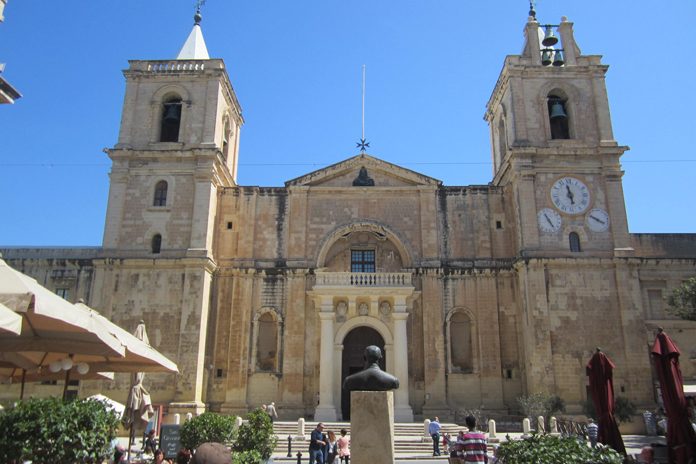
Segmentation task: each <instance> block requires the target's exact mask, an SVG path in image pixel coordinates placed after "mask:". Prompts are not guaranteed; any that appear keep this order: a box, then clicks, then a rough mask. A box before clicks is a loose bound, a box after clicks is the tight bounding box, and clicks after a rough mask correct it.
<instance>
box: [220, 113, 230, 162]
mask: <svg viewBox="0 0 696 464" xmlns="http://www.w3.org/2000/svg"><path fill="white" fill-rule="evenodd" d="M231 138H232V132H231V129H230V120H229V119H226V120H225V124H224V126H223V128H222V157H223V158H224V159H227V156H228V154H229V151H230V139H231Z"/></svg>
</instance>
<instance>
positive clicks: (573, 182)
mask: <svg viewBox="0 0 696 464" xmlns="http://www.w3.org/2000/svg"><path fill="white" fill-rule="evenodd" d="M551 201H552V202H553V204H554V206H555V207H556V208H558V209H559V210H560V211H563V212H564V213H566V214H580V213H582V212H583V211H585V210H586V209H587V208H588V206H590V191H589V189H588V188H587V185H585V184H584V183H583V182H582V181H581V180H579V179H576V178H575V177H561V178H560V179H558V180H557V181H556V182H554V183H553V186H552V187H551Z"/></svg>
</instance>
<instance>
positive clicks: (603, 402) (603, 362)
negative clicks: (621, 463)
mask: <svg viewBox="0 0 696 464" xmlns="http://www.w3.org/2000/svg"><path fill="white" fill-rule="evenodd" d="M615 367H616V366H615V365H614V363H613V362H611V359H609V357H608V356H607V355H605V354H604V353H602V350H600V349H599V348H597V352H596V353H595V354H594V355H593V356H592V358H591V359H590V362H588V363H587V376H588V377H589V378H590V391H591V392H592V402H593V403H594V407H595V412H596V413H597V426H598V428H599V430H598V432H599V437H598V441H599V442H600V443H604V444H605V445H608V446H611V447H612V448H614V449H615V450H616V451H618V452H619V453H623V454H626V447H625V446H624V442H623V438H621V433H620V432H619V425H618V424H617V423H616V419H615V418H614V380H613V372H614V368H615Z"/></svg>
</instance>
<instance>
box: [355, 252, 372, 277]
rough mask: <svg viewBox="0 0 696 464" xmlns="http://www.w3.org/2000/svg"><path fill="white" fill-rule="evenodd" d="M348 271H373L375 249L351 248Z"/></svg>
mask: <svg viewBox="0 0 696 464" xmlns="http://www.w3.org/2000/svg"><path fill="white" fill-rule="evenodd" d="M350 272H375V250H351V251H350Z"/></svg>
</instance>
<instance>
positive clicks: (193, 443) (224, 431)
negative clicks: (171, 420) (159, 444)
mask: <svg viewBox="0 0 696 464" xmlns="http://www.w3.org/2000/svg"><path fill="white" fill-rule="evenodd" d="M235 419H236V417H235V416H224V415H221V414H217V413H214V412H204V413H203V414H201V415H200V416H196V417H194V418H193V419H191V420H190V421H187V422H186V423H184V425H182V426H181V446H183V447H184V448H189V449H192V450H193V449H196V448H198V446H200V445H202V444H203V443H222V444H225V445H226V444H230V443H231V442H232V441H234V438H235V432H236V430H235V424H234V422H235Z"/></svg>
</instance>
